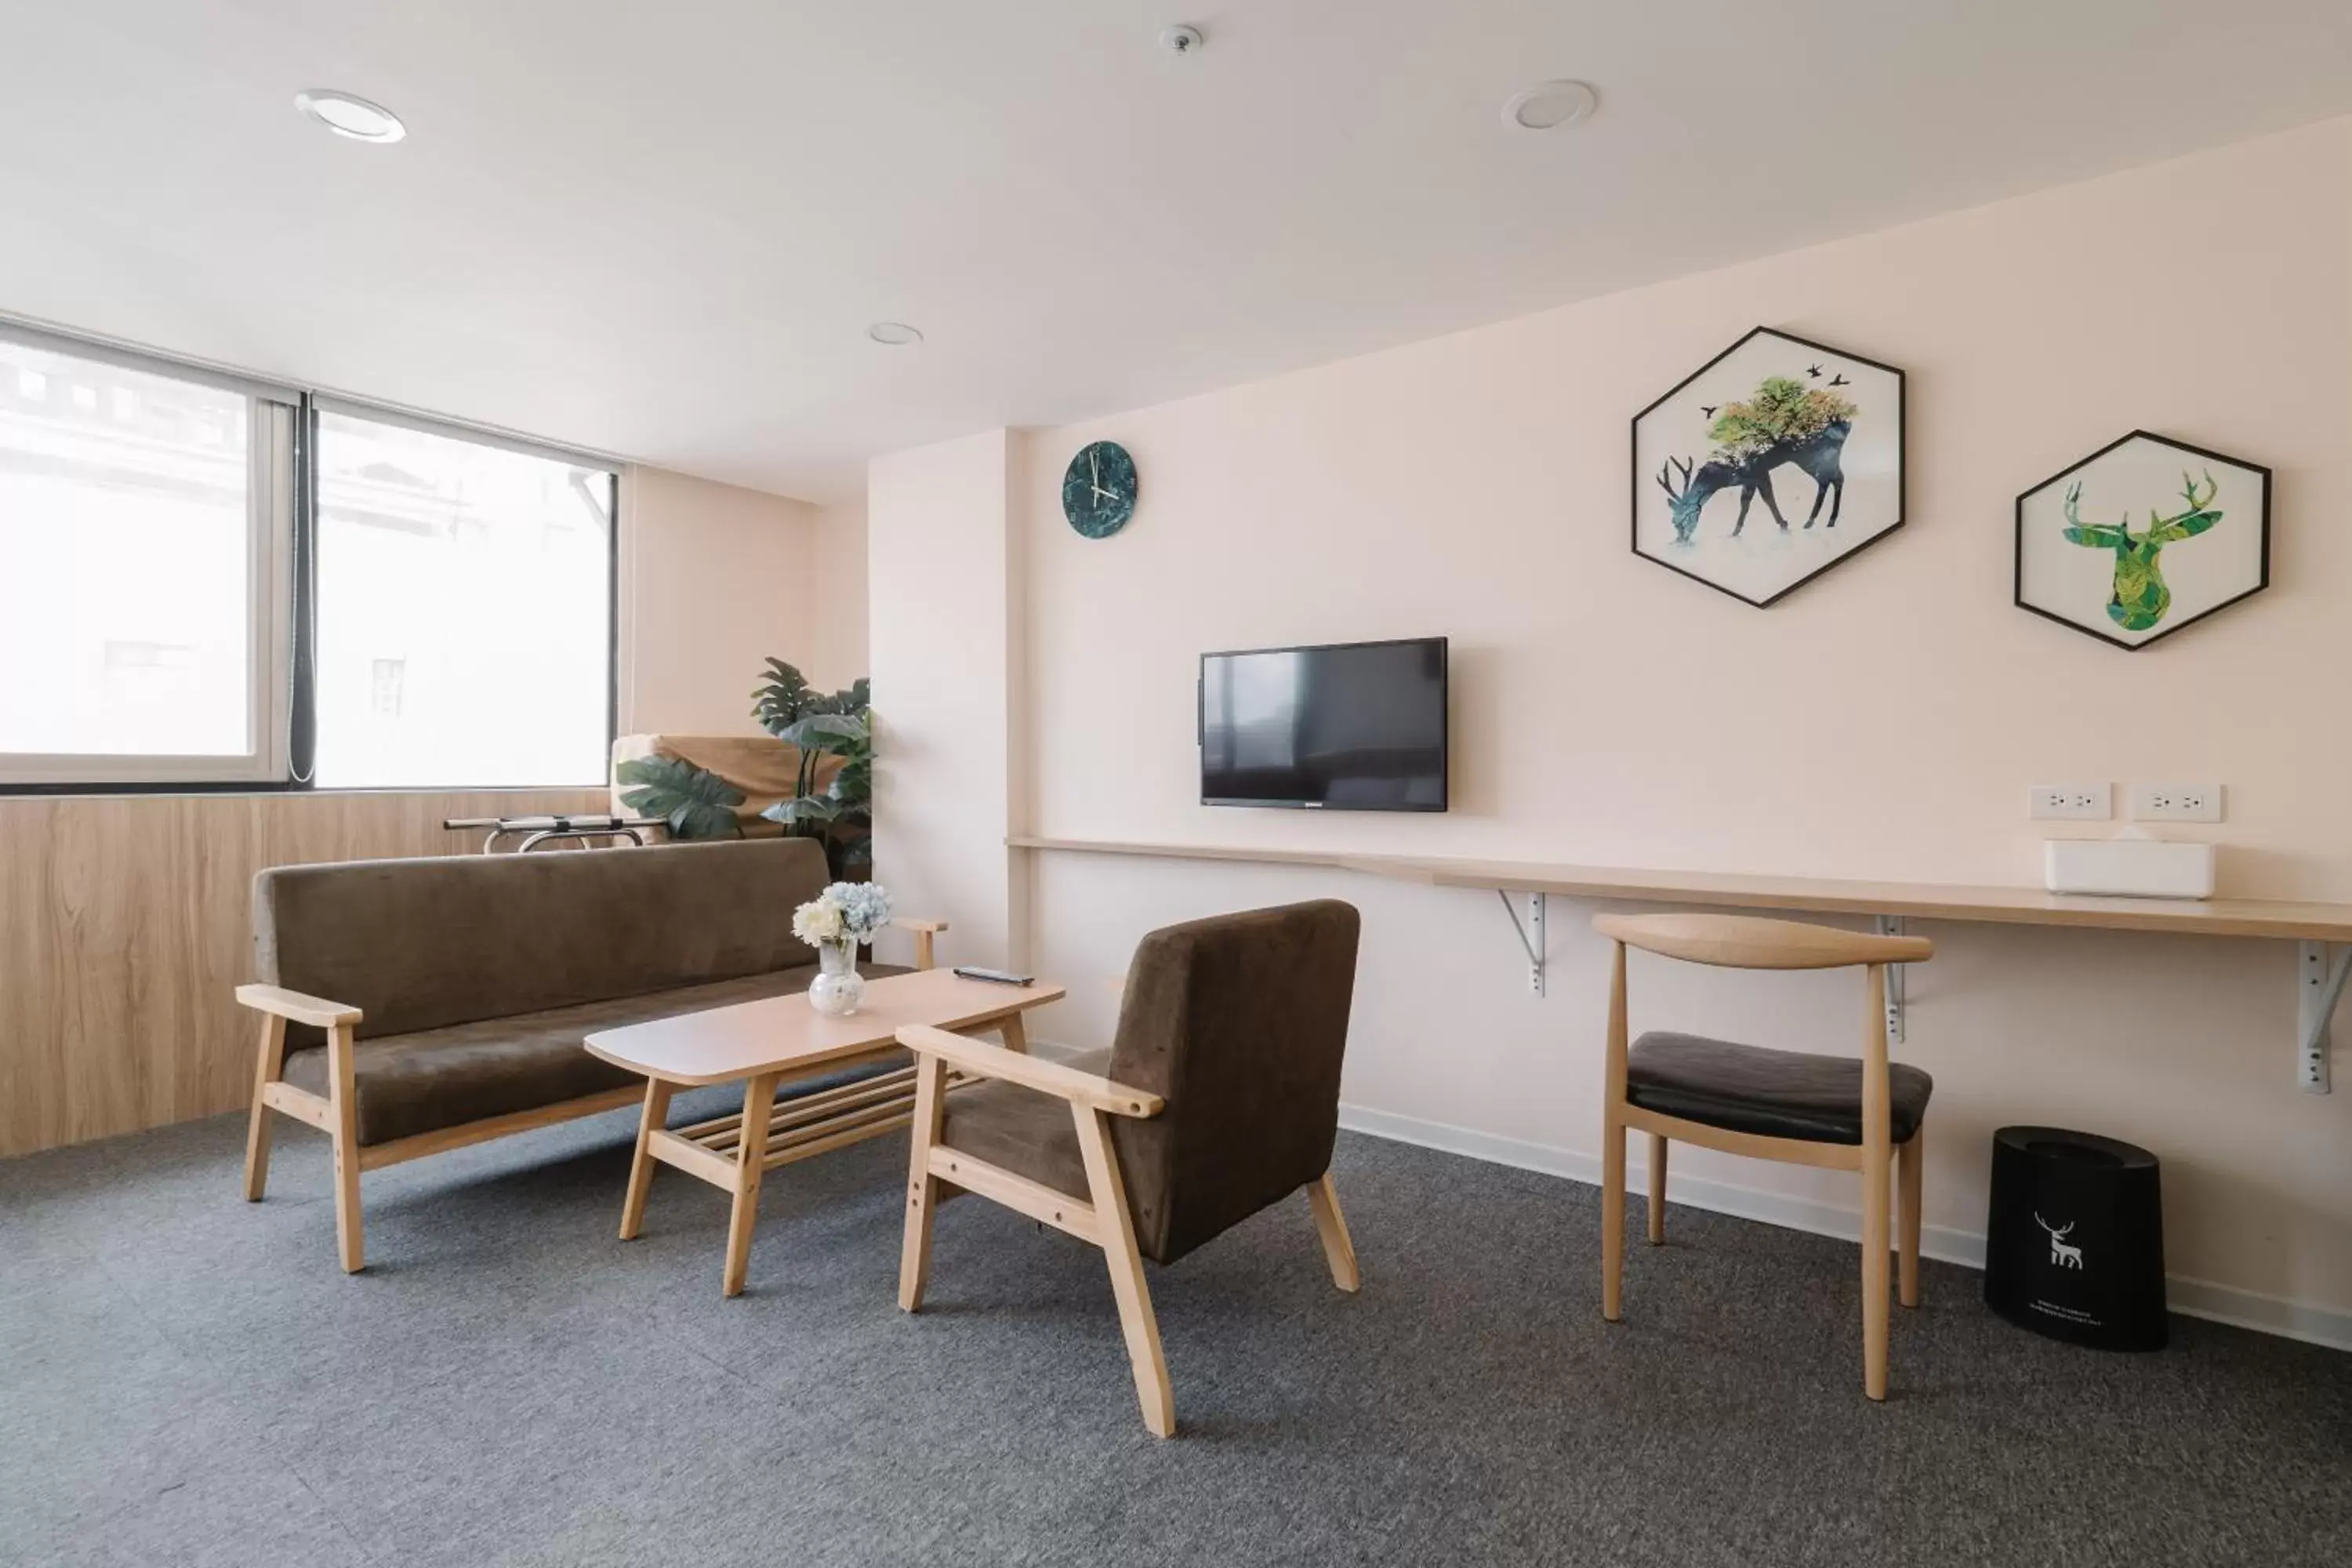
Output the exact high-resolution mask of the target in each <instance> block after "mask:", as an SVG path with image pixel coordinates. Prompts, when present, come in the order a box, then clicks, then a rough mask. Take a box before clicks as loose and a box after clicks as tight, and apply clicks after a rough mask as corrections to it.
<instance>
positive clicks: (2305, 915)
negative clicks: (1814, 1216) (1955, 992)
mask: <svg viewBox="0 0 2352 1568" xmlns="http://www.w3.org/2000/svg"><path fill="white" fill-rule="evenodd" d="M1005 842H1006V844H1007V845H1009V846H1010V847H1013V848H1015V849H1042V850H1065V851H1070V852H1074V853H1079V854H1090V855H1140V856H1150V857H1158V858H1164V859H1177V860H1244V861H1255V862H1259V863H1263V864H1271V865H1286V866H1318V867H1324V868H1329V869H1332V870H1340V871H1357V872H1361V873H1363V874H1364V875H1367V876H1373V877H1386V878H1389V879H1392V880H1396V881H1405V882H1421V883H1424V884H1426V885H1428V886H1431V887H1437V888H1481V889H1493V890H1494V891H1495V892H1496V893H1497V894H1499V895H1501V896H1502V897H1503V899H1504V900H1505V905H1506V907H1507V908H1508V907H1509V900H1510V899H1511V897H1512V896H1513V895H1515V894H1516V895H1523V896H1527V897H1529V898H1532V899H1537V900H1540V899H1542V898H1545V897H1547V896H1549V895H1551V894H1555V893H1557V894H1559V895H1560V896H1561V897H1563V898H1574V899H1602V900H1630V901H1633V902H1640V903H1659V904H1695V905H1704V906H1706V907H1708V908H1713V909H1750V910H1790V911H1801V912H1806V913H1813V914H1848V915H1872V916H1875V917H1877V918H1878V920H1879V921H1880V922H1881V924H1882V927H1883V928H1888V927H1891V926H1892V925H1893V924H1894V923H1895V922H1899V921H1904V920H1907V919H1913V918H1916V919H1919V920H1938V921H1980V922H1990V923H1994V924H2000V925H2042V926H2080V927H2084V928H2088V929H2091V930H2096V931H2168V932H2172V933H2175V934H2178V935H2183V936H2235V937H2263V938H2268V939H2271V940H2275V941H2284V942H2299V943H2301V944H2302V946H2301V951H2300V952H2299V953H2298V955H2297V964H2296V970H2295V990H2296V995H2297V1009H2296V1010H2297V1013H2298V1015H2299V1019H2298V1024H2299V1026H2298V1028H2297V1029H2296V1038H2295V1072H2296V1078H2297V1081H2298V1083H2299V1084H2300V1085H2301V1087H2302V1088H2304V1089H2308V1090H2310V1091H2312V1092H2315V1093H2320V1094H2325V1093H2326V1092H2327V1078H2328V1049H2329V1042H2328V1038H2327V1024H2328V1019H2329V1017H2330V1016H2331V1015H2333V1013H2334V1012H2335V1010H2336V1000H2337V999H2338V998H2339V997H2340V996H2341V995H2342V994H2343V992H2344V986H2345V982H2346V978H2347V975H2352V904H2317V903H2297V902H2292V901H2288V900H2274V899H2095V898H2080V897H2075V896H2072V895H2068V894H2063V893H2045V892H2043V891H2042V890H2041V889H2038V888H1988V887H1971V886H1969V885H1966V884H1960V883H1941V882H1865V881H1848V880H1843V879H1835V878H1829V877H1766V876H1755V875H1749V874H1745V873H1736V872H1717V871H1646V870H1632V869H1626V868H1619V867H1601V866H1564V865H1553V864H1548V863H1544V862H1540V861H1528V860H1479V859H1466V858H1426V857H1420V856H1404V855H1359V854H1350V853H1347V852H1334V851H1329V850H1297V849H1274V848H1265V849H1253V848H1243V847H1234V846H1225V845H1206V844H1139V843H1120V842H1117V841H1114V840H1108V839H1091V838H1040V837H1013V838H1008V839H1006V840H1005ZM1534 912H1535V911H1531V913H1534ZM1511 918H1512V921H1513V922H1514V923H1515V924H1516V923H1517V921H1518V914H1517V910H1516V909H1514V910H1511ZM1536 919H1537V922H1538V923H1537V925H1536V930H1537V931H1538V933H1539V932H1540V929H1541V927H1540V923H1539V922H1540V914H1539V913H1537V915H1536ZM1520 940H1521V941H1522V942H1527V943H1528V957H1529V959H1530V960H1531V962H1532V963H1533V965H1534V968H1535V972H1536V984H1537V989H1538V990H1540V989H1541V979H1540V975H1541V971H1542V967H1543V952H1542V948H1541V946H1540V943H1539V942H1538V941H1533V940H1530V938H1529V936H1528V929H1527V928H1526V927H1522V928H1521V929H1520ZM1899 996H1900V992H1899V990H1898V989H1897V988H1896V987H1895V986H1893V985H1890V987H1889V1001H1888V1004H1887V1007H1888V1015H1889V1017H1888V1026H1889V1028H1890V1029H1891V1030H1892V1031H1893V1032H1894V1033H1895V1037H1897V1038H1899V1037H1901V1031H1902V1025H1901V1002H1900V1000H1899Z"/></svg>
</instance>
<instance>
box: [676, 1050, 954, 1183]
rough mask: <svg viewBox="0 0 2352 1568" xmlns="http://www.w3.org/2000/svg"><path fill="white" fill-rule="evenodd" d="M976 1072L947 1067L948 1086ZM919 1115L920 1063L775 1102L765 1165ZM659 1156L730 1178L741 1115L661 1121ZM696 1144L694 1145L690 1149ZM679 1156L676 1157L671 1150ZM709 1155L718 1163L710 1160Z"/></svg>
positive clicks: (877, 1132)
mask: <svg viewBox="0 0 2352 1568" xmlns="http://www.w3.org/2000/svg"><path fill="white" fill-rule="evenodd" d="M978 1081H979V1080H978V1079H974V1078H972V1077H971V1075H969V1074H967V1073H960V1072H957V1073H950V1074H949V1075H948V1089H949V1091H950V1093H952V1092H953V1091H954V1090H956V1089H961V1088H963V1087H964V1086H965V1085H967V1084H971V1083H976V1082H978ZM914 1119H915V1069H914V1068H912V1067H903V1068H893V1069H892V1070H891V1071H889V1072H886V1073H880V1074H877V1075H876V1076H875V1077H873V1078H868V1079H859V1080H857V1081H856V1082H855V1083H849V1084H843V1085H841V1086H839V1087H837V1088H835V1089H821V1090H819V1091H818V1092H817V1093H815V1094H810V1095H803V1096H801V1097H800V1098H798V1099H795V1100H779V1101H777V1102H776V1106H775V1109H774V1110H773V1111H772V1112H771V1113H770V1115H769V1117H768V1141H767V1153H766V1154H765V1156H764V1157H763V1158H762V1160H761V1168H762V1169H764V1170H770V1171H772V1170H774V1169H775V1168H776V1167H777V1166H779V1165H789V1164H792V1163H794V1162H795V1161H799V1160H806V1159H810V1158H812V1157H814V1156H815V1155H818V1154H827V1153H831V1152H833V1151H834V1150H835V1149H846V1148H847V1147H849V1146H850V1145H851V1144H853V1143H862V1142H865V1141H866V1139H868V1138H879V1137H881V1136H883V1135H884V1134H885V1133H889V1132H896V1131H898V1130H899V1129H901V1128H903V1127H906V1126H908V1124H909V1123H911V1122H912V1121H914ZM652 1142H653V1145H654V1158H656V1160H659V1161H661V1162H663V1163H665V1164H671V1165H677V1166H679V1167H680V1168H681V1169H686V1170H695V1169H696V1167H697V1165H699V1167H700V1169H699V1171H698V1174H699V1173H709V1172H711V1171H714V1170H723V1171H724V1173H725V1174H724V1177H723V1178H722V1179H723V1180H724V1182H725V1183H726V1184H729V1185H730V1186H731V1185H732V1184H734V1180H735V1164H736V1162H737V1160H738V1159H740V1157H741V1152H742V1146H743V1115H742V1112H740V1111H736V1112H734V1113H732V1114H730V1115H727V1116H719V1117H713V1118H712V1119H711V1120H710V1121H698V1122H696V1123H695V1124H694V1125H693V1126H691V1127H680V1128H677V1129H675V1130H668V1129H664V1130H662V1131H657V1132H656V1133H655V1134H654V1137H653V1140H652ZM688 1151H692V1152H688ZM673 1156H675V1157H673ZM712 1159H716V1160H718V1161H719V1165H718V1166H715V1167H714V1166H713V1165H711V1164H710V1163H709V1161H710V1160H712Z"/></svg>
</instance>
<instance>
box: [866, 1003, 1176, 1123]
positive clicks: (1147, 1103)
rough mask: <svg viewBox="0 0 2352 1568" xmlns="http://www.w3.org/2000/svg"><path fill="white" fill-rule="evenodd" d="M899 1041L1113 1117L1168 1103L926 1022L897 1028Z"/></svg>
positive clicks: (1155, 1110)
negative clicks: (930, 1025)
mask: <svg viewBox="0 0 2352 1568" xmlns="http://www.w3.org/2000/svg"><path fill="white" fill-rule="evenodd" d="M898 1043H899V1044H900V1045H902V1046H904V1047H907V1048H908V1050H910V1051H912V1052H914V1053H915V1054H916V1055H917V1056H919V1057H937V1058H939V1059H940V1060H941V1061H943V1062H945V1063H946V1064H947V1065H948V1066H950V1067H951V1068H962V1069H963V1070H964V1071H966V1072H968V1073H972V1074H976V1075H977V1076H979V1077H982V1078H992V1079H1002V1080H1003V1081H1004V1082H1006V1083H1017V1084H1019V1085H1020V1086H1021V1087H1022V1088H1024V1089H1035V1090H1036V1091H1037V1092H1038V1093H1040V1094H1050V1095H1052V1096H1053V1097H1054V1098H1055V1099H1056V1100H1068V1101H1069V1102H1070V1103H1071V1104H1073V1105H1083V1106H1085V1107H1087V1109H1088V1110H1102V1111H1108V1112H1109V1113H1110V1114H1111V1115H1113V1116H1139V1117H1149V1116H1157V1115H1159V1114H1160V1111H1161V1110H1165V1109H1166V1107H1167V1101H1165V1100H1161V1099H1160V1096H1158V1095H1156V1094H1152V1093H1150V1092H1148V1091H1147V1090H1144V1089H1133V1088H1130V1087H1129V1086H1128V1085H1126V1084H1123V1083H1118V1082H1115V1081H1114V1080H1112V1079H1107V1078H1101V1077H1098V1076H1097V1075H1096V1074H1094V1073H1090V1072H1080V1071H1079V1070H1078V1069H1077V1068H1074V1067H1066V1066H1064V1065H1063V1064H1062V1063H1060V1062H1055V1061H1047V1060H1045V1058H1042V1057H1033V1056H1029V1055H1027V1054H1026V1053H1024V1052H1021V1051H1008V1050H1006V1049H1005V1048H1004V1047H1003V1046H993V1045H990V1044H989V1043H988V1042H987V1041H985V1040H975V1039H971V1038H970V1037H967V1036H963V1035H950V1034H949V1033H948V1032H947V1031H946V1030H945V1029H934V1028H931V1027H929V1026H928V1025H922V1024H912V1025H909V1026H907V1027H906V1028H903V1029H901V1030H899V1031H898Z"/></svg>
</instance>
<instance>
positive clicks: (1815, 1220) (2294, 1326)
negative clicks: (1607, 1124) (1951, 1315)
mask: <svg viewBox="0 0 2352 1568" xmlns="http://www.w3.org/2000/svg"><path fill="white" fill-rule="evenodd" d="M1339 1125H1340V1126H1342V1127H1344V1128H1346V1129H1347V1130H1348V1131H1350V1132H1361V1133H1363V1134H1365V1135H1366V1136H1368V1137H1372V1138H1384V1139H1387V1140H1389V1141H1390V1142H1396V1143H1411V1144H1412V1145H1414V1146H1415V1147H1417V1148H1423V1149H1435V1150H1437V1151H1439V1152H1443V1153H1447V1154H1463V1155H1466V1156H1468V1157H1469V1158H1471V1159H1473V1160H1485V1161H1487V1162H1488V1163H1492V1164H1497V1165H1510V1166H1513V1167H1516V1168H1517V1169H1518V1170H1522V1171H1538V1172H1541V1173H1543V1174H1545V1175H1547V1176H1565V1177H1567V1178H1568V1179H1569V1180H1570V1181H1572V1182H1582V1183H1583V1184H1585V1185H1587V1186H1596V1187H1597V1186H1599V1185H1600V1184H1601V1159H1600V1156H1598V1155H1596V1154H1587V1153H1584V1152H1580V1151H1578V1150H1574V1149H1562V1148H1559V1147H1558V1146H1556V1145H1554V1144H1549V1143H1531V1142H1528V1141H1526V1140H1525V1139H1519V1138H1504V1137H1499V1136H1497V1135H1496V1134H1495V1133H1492V1132H1479V1131H1473V1130H1472V1129H1470V1128H1467V1127H1454V1126H1450V1125H1448V1124H1447V1123H1445V1122H1443V1121H1423V1120H1422V1119H1421V1118H1420V1117H1417V1116H1400V1115H1398V1114H1397V1113H1396V1112H1394V1111H1391V1110H1370V1108H1368V1107H1365V1106H1360V1105H1342V1106H1341V1107H1340V1108H1339ZM1642 1146H1643V1145H1642V1141H1640V1140H1635V1141H1634V1143H1633V1148H1634V1149H1636V1150H1638V1149H1640V1148H1641V1147H1642ZM1627 1167H1628V1170H1627V1177H1626V1186H1627V1189H1628V1190H1629V1191H1633V1192H1642V1191H1646V1190H1647V1181H1648V1174H1649V1173H1648V1170H1647V1168H1646V1163H1644V1162H1643V1161H1640V1160H1638V1159H1629V1160H1628V1162H1627ZM1636 1173H1638V1174H1636ZM1666 1194H1667V1196H1668V1197H1669V1198H1671V1199H1672V1200H1673V1201H1674V1202H1675V1203H1678V1204H1685V1205H1689V1206H1690V1207H1692V1208H1698V1209H1706V1210H1707V1211H1709V1212H1710V1213H1714V1214H1727V1215H1735V1216H1737V1217H1738V1218H1740V1219H1753V1220H1761V1221H1763V1222H1764V1223H1766V1224H1768V1225H1779V1226H1788V1227H1789V1228H1790V1229H1791V1230H1804V1231H1811V1232H1812V1233H1813V1234H1814V1235H1816V1236H1833V1237H1839V1238H1840V1239H1842V1240H1845V1241H1853V1242H1859V1241H1860V1240H1861V1239H1862V1215H1861V1213H1860V1211H1858V1210H1855V1209H1848V1208H1842V1207H1840V1206H1838V1205H1834V1204H1824V1203H1818V1202H1815V1201H1813V1200H1811V1199H1809V1198H1793V1197H1789V1196H1786V1195H1784V1194H1780V1193H1768V1192H1763V1191H1760V1190H1759V1189H1758V1188H1755V1187H1747V1186H1741V1185H1739V1184H1738V1183H1735V1182H1716V1181H1705V1180H1699V1179H1696V1178H1693V1177H1690V1176H1686V1175H1681V1174H1677V1173H1673V1172H1672V1171H1669V1173H1668V1175H1667V1177H1666ZM1984 1248H1985V1238H1984V1236H1983V1234H1982V1233H1981V1232H1978V1231H1969V1230H1958V1229H1955V1228H1953V1227H1952V1226H1937V1225H1931V1226H1922V1227H1921V1229H1920V1233H1919V1251H1920V1253H1921V1255H1922V1256H1924V1257H1927V1258H1937V1259H1939V1260H1941V1261H1943V1262H1946V1263H1958V1264H1960V1265H1962V1266H1963V1267H1965V1268H1975V1269H1979V1270H1980V1269H1982V1268H1984ZM2165 1304H2166V1305H2167V1306H2168V1307H2169V1308H2170V1309H2171V1310H2174V1311H2176V1312H2180V1313H2185V1314H2186V1315H2188V1316H2189V1317H2192V1318H2209V1319H2210V1320H2212V1321H2214V1322H2217V1323H2231V1324H2234V1325H2236V1326H2237V1327H2239V1328H2243V1329H2255V1330H2259V1331H2262V1332H2263V1333H2266V1334H2278V1335H2281V1336H2283V1337H2284V1338H2287V1339H2291V1340H2305V1341H2307V1342H2310V1343H2312V1344H2317V1345H2326V1346H2328V1347H2330V1348H2331V1349H2335V1350H2340V1351H2352V1311H2345V1310H2342V1309H2340V1308H2336V1307H2324V1306H2320V1305H2318V1304H2316V1303H2314V1302H2309V1301H2295V1300H2288V1299H2286V1298H2284V1297H2279V1296H2263V1295H2258V1294H2256V1293H2255V1292H2254V1291H2252V1290H2241V1289H2238V1288H2237V1287H2235V1286H2232V1285H2220V1284H2216V1283H2214V1282H2213V1281H2211V1280H2210V1279H2188V1278H2185V1277H2183V1276H2181V1275H2178V1274H2175V1275H2171V1276H2169V1277H2168V1279H2167V1280H2166V1287H2165Z"/></svg>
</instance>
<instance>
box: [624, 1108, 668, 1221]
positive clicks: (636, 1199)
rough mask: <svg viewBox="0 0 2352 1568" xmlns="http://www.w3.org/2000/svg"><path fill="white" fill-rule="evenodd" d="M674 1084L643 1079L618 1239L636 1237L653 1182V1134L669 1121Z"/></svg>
mask: <svg viewBox="0 0 2352 1568" xmlns="http://www.w3.org/2000/svg"><path fill="white" fill-rule="evenodd" d="M676 1092H677V1086H676V1085H674V1084H667V1083H664V1082H663V1081H662V1080H661V1079H657V1078H649V1079H646V1109H645V1114H644V1115H642V1116H640V1117H639V1118H638V1119H637V1157H636V1159H635V1161H633V1162H631V1163H630V1165H629V1195H628V1196H627V1197H625V1198H624V1199H622V1200H621V1239H622V1240H623V1241H633V1240H635V1238H636V1234H637V1226H638V1225H639V1224H641V1223H642V1222H643V1221H644V1219H645V1217H646V1193H647V1192H649V1191H651V1190H652V1188H653V1184H654V1166H655V1164H656V1161H655V1159H654V1152H653V1148H652V1144H653V1137H654V1134H655V1133H656V1132H658V1131H661V1129H662V1128H663V1127H664V1126H665V1125H666V1124H667V1122H668V1121H669V1097H670V1096H671V1095H672V1094H675V1093H676Z"/></svg>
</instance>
